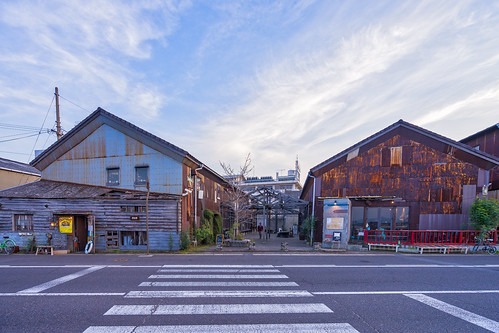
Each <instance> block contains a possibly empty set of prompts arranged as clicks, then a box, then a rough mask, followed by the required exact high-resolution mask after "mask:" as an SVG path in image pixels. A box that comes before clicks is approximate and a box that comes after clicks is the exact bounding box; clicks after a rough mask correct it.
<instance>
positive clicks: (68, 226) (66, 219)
mask: <svg viewBox="0 0 499 333" xmlns="http://www.w3.org/2000/svg"><path fill="white" fill-rule="evenodd" d="M59 232H61V233H63V234H71V233H72V232H73V217H72V216H59Z"/></svg>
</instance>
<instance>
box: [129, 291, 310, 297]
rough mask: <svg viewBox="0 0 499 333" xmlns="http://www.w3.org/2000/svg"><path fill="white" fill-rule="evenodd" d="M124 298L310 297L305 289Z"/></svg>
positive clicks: (134, 293) (133, 294)
mask: <svg viewBox="0 0 499 333" xmlns="http://www.w3.org/2000/svg"><path fill="white" fill-rule="evenodd" d="M125 297H126V298H193V297H194V298H195V297H263V298H266V297H312V294H311V293H309V292H308V291H305V290H226V291H225V290H156V291H153V290H150V291H130V292H129V293H127V294H126V295H125Z"/></svg>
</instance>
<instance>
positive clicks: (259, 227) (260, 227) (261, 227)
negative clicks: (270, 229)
mask: <svg viewBox="0 0 499 333" xmlns="http://www.w3.org/2000/svg"><path fill="white" fill-rule="evenodd" d="M257 230H258V235H260V239H262V233H263V225H262V224H261V223H260V224H259V225H258V228H257Z"/></svg>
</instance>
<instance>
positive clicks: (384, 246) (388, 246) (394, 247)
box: [367, 243, 400, 252]
mask: <svg viewBox="0 0 499 333" xmlns="http://www.w3.org/2000/svg"><path fill="white" fill-rule="evenodd" d="M399 246H400V245H398V244H378V243H368V244H367V247H368V248H369V251H371V250H385V249H387V250H395V252H398V251H399Z"/></svg>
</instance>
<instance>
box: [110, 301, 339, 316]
mask: <svg viewBox="0 0 499 333" xmlns="http://www.w3.org/2000/svg"><path fill="white" fill-rule="evenodd" d="M261 313H265V314H270V313H273V314H277V313H279V314H283V313H333V311H332V310H331V309H330V308H328V307H327V306H326V305H325V304H322V303H304V304H175V305H114V306H113V307H112V308H111V309H109V310H108V311H107V312H106V313H104V315H106V316H111V315H112V316H133V315H162V316H163V315H228V314H261Z"/></svg>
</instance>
